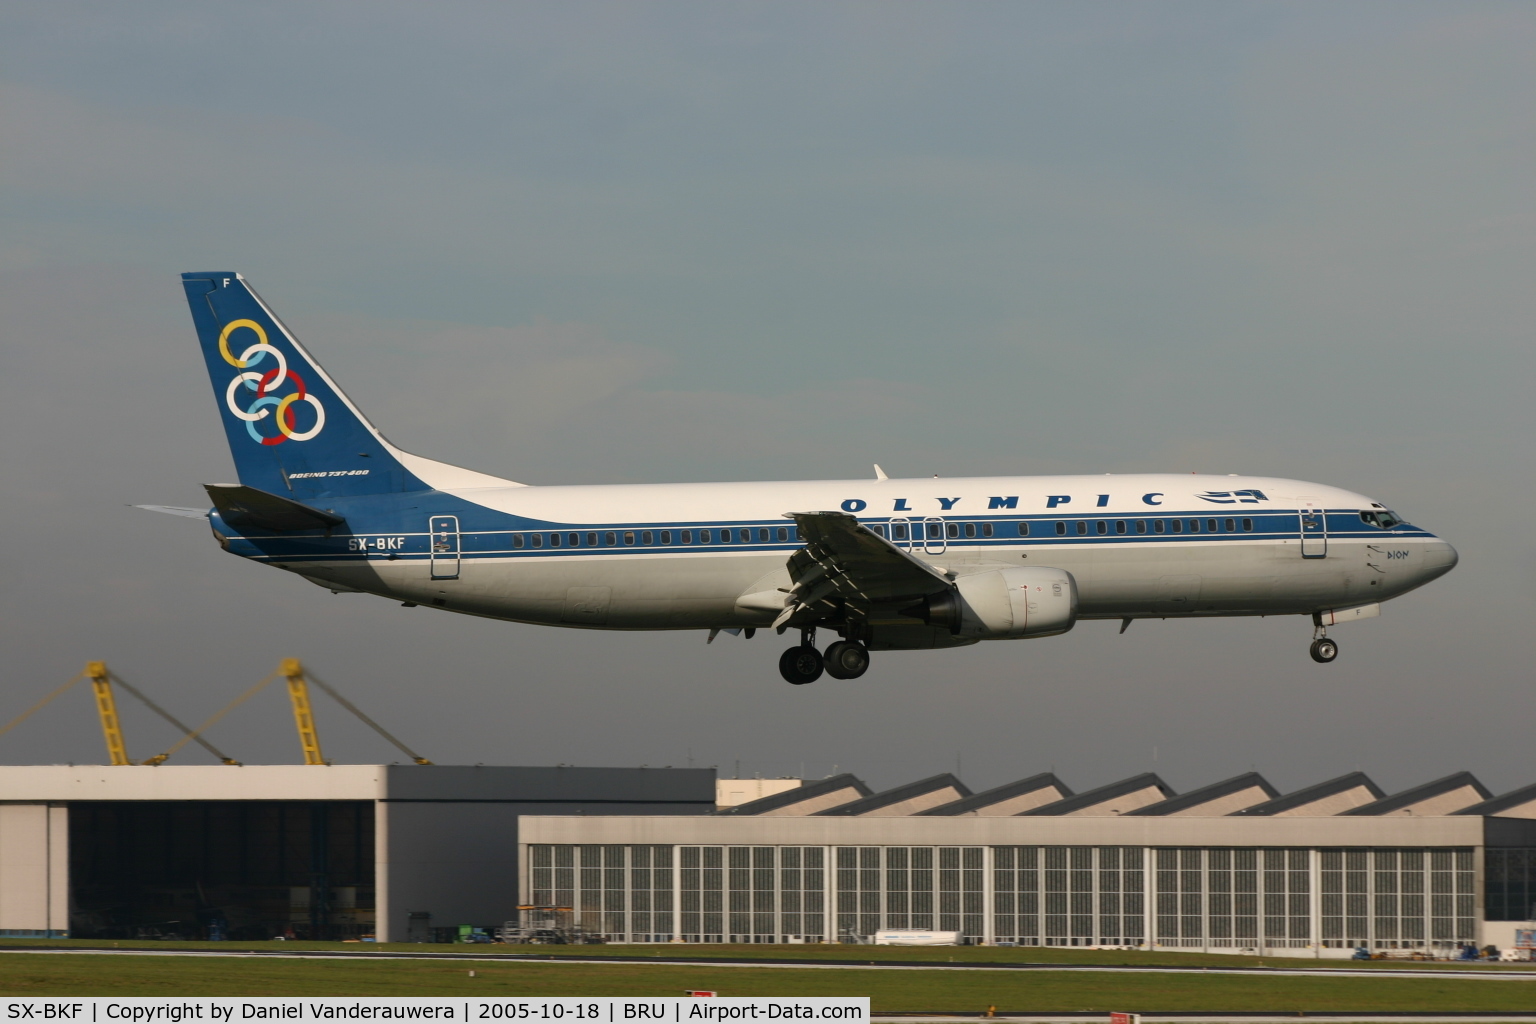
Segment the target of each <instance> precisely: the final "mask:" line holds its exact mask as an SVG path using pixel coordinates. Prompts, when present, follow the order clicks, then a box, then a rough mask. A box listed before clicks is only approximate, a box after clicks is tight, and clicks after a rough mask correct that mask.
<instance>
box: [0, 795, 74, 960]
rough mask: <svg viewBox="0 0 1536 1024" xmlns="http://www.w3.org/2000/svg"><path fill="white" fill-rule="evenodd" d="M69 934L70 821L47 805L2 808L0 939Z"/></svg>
mask: <svg viewBox="0 0 1536 1024" xmlns="http://www.w3.org/2000/svg"><path fill="white" fill-rule="evenodd" d="M67 934H69V818H68V817H67V812H66V810H65V808H63V807H58V806H49V805H48V804H18V803H5V804H0V935H6V936H35V937H43V938H47V937H51V936H61V935H67Z"/></svg>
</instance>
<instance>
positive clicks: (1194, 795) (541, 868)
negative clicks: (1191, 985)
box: [520, 772, 1536, 957]
mask: <svg viewBox="0 0 1536 1024" xmlns="http://www.w3.org/2000/svg"><path fill="white" fill-rule="evenodd" d="M520 833H521V839H520V843H521V864H520V872H521V878H522V881H521V886H522V891H523V892H525V893H527V894H528V898H529V899H531V900H532V901H533V902H534V903H535V904H541V905H560V906H569V907H573V908H576V912H577V914H578V915H579V917H580V923H581V924H582V925H583V926H584V927H585V928H587V929H588V930H590V931H593V932H600V933H603V934H605V935H606V936H607V937H608V939H609V940H610V941H628V942H667V941H676V940H679V939H681V940H682V941H685V942H774V943H778V942H789V943H798V942H823V941H831V942H867V941H869V940H870V938H871V937H872V936H873V935H874V933H875V932H877V931H879V930H882V929H894V928H916V929H938V930H943V931H957V932H961V933H962V934H963V935H964V937H965V939H966V940H967V941H971V942H978V943H1000V944H1001V943H1006V944H1012V945H1043V946H1079V947H1083V946H1087V947H1095V946H1098V947H1105V946H1109V947H1124V946H1141V947H1143V948H1149V947H1150V948H1158V949H1179V950H1188V951H1194V950H1200V951H1208V952H1231V953H1259V954H1264V955H1279V956H1313V957H1333V956H1338V957H1343V956H1350V955H1351V954H1352V953H1353V951H1354V950H1355V949H1356V948H1357V947H1359V946H1362V945H1363V946H1367V947H1369V948H1371V949H1373V950H1383V949H1384V950H1402V951H1415V950H1419V951H1424V952H1430V953H1436V954H1438V955H1446V954H1454V953H1455V952H1456V950H1457V948H1458V947H1459V946H1460V945H1462V944H1465V943H1476V944H1478V945H1484V944H1488V943H1493V944H1497V945H1499V946H1501V947H1503V946H1509V945H1512V944H1513V943H1514V940H1515V933H1516V931H1517V930H1518V929H1522V928H1524V929H1531V928H1536V924H1533V923H1531V919H1532V918H1536V786H1528V787H1526V788H1524V789H1521V790H1517V791H1515V792H1513V793H1509V794H1505V795H1504V796H1501V797H1494V796H1493V795H1492V794H1491V793H1490V792H1489V791H1488V790H1487V789H1486V788H1485V787H1484V786H1483V785H1482V784H1481V783H1480V782H1478V780H1477V779H1475V778H1473V777H1472V776H1471V775H1470V774H1467V773H1465V772H1463V773H1458V774H1456V775H1451V776H1447V777H1446V778H1443V779H1438V780H1435V781H1433V782H1429V783H1426V784H1424V785H1421V786H1416V787H1414V788H1412V789H1409V790H1405V791H1403V792H1401V793H1395V794H1390V795H1389V794H1387V793H1385V792H1383V791H1382V790H1381V789H1380V788H1379V787H1378V786H1377V785H1376V784H1375V783H1374V782H1372V781H1371V780H1370V779H1369V778H1367V777H1366V776H1365V775H1363V774H1361V773H1358V772H1356V773H1352V774H1349V775H1345V776H1342V777H1340V778H1336V779H1331V780H1328V781H1326V782H1322V783H1319V784H1317V785H1314V786H1309V787H1307V788H1305V789H1301V790H1297V791H1296V792H1293V793H1286V794H1282V793H1280V792H1278V791H1277V790H1276V789H1275V788H1274V787H1273V786H1271V785H1270V784H1269V783H1268V782H1267V781H1266V780H1265V779H1264V778H1263V777H1262V776H1260V775H1258V774H1255V773H1249V774H1246V775H1240V776H1237V777H1236V778H1232V779H1228V780H1225V781H1223V782H1218V783H1215V784H1214V785H1210V786H1206V787H1203V788H1200V789H1197V790H1194V791H1191V792H1188V793H1184V794H1176V793H1175V792H1174V791H1173V790H1172V788H1171V787H1169V786H1168V785H1167V784H1166V783H1164V782H1163V781H1162V780H1161V779H1160V778H1158V777H1157V776H1156V775H1152V774H1146V775H1138V776H1136V777H1134V778H1130V779H1125V780H1123V781H1121V782H1116V783H1113V784H1111V785H1107V786H1102V787H1099V788H1097V789H1093V790H1089V791H1087V792H1082V793H1074V792H1073V791H1072V790H1071V789H1069V788H1068V787H1067V786H1066V785H1065V784H1064V783H1063V782H1061V780H1059V779H1058V778H1056V776H1054V775H1052V774H1044V775H1035V776H1031V777H1029V778H1026V779H1021V780H1019V781H1017V782H1013V783H1009V784H1008V785H1005V786H999V787H996V788H994V789H991V790H987V791H986V792H982V793H972V792H971V791H970V790H969V789H968V788H967V787H966V786H965V785H964V783H962V782H961V781H960V780H959V779H957V778H955V777H954V776H952V775H938V776H934V777H933V778H929V779H923V780H921V781H919V782H914V783H910V784H908V785H904V786H899V787H896V788H894V789H889V790H886V791H883V792H878V793H877V792H873V791H872V790H871V789H870V787H868V786H866V785H865V784H864V783H863V782H862V781H860V780H859V779H857V778H855V777H854V776H852V775H839V776H836V777H833V778H829V779H823V780H820V781H817V782H808V783H806V784H805V785H802V786H799V787H797V788H793V789H788V790H785V791H783V792H779V793H774V794H771V795H768V796H765V797H763V798H761V799H758V800H754V801H749V802H745V803H741V804H738V805H735V806H729V807H723V808H721V809H719V810H718V811H716V812H715V813H714V814H710V815H704V816H692V817H669V818H662V817H655V816H650V815H629V814H625V815H616V816H588V817H569V816H556V815H544V814H539V815H529V816H526V817H524V818H523V820H522V824H521V828H520Z"/></svg>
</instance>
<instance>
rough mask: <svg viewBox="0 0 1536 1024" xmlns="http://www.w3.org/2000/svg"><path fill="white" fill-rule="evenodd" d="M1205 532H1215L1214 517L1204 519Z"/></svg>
mask: <svg viewBox="0 0 1536 1024" xmlns="http://www.w3.org/2000/svg"><path fill="white" fill-rule="evenodd" d="M1205 532H1206V533H1215V532H1216V520H1214V519H1207V520H1206V521H1205Z"/></svg>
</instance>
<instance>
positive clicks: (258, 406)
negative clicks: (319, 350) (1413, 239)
mask: <svg viewBox="0 0 1536 1024" xmlns="http://www.w3.org/2000/svg"><path fill="white" fill-rule="evenodd" d="M242 327H247V328H250V329H251V330H252V331H254V332H255V333H256V337H257V338H259V339H260V341H258V342H257V343H256V344H255V345H252V346H251V347H250V348H248V349H246V350H245V351H244V352H242V353H240V357H239V358H238V359H237V358H235V356H234V354H233V353H232V352H231V351H230V349H229V336H230V335H231V334H233V333H235V331H237V330H239V329H240V328H242ZM219 355H221V356H223V357H224V361H225V362H226V363H228V364H229V365H230V366H233V367H235V368H236V369H238V370H246V371H247V372H245V373H237V374H235V377H234V379H233V380H231V381H230V382H229V387H228V388H227V389H225V391H224V404H225V405H226V406H228V407H229V411H230V412H231V413H232V414H233V415H234V416H235V417H236V418H238V419H241V420H244V421H245V429H246V431H247V432H248V433H249V434H250V435H251V440H253V441H256V442H258V443H260V444H282V443H283V442H284V441H308V440H309V439H310V438H312V437H314V436H315V435H316V434H318V433H320V430H321V428H322V427H324V426H325V406H323V405H321V404H320V400H319V399H318V398H316V397H315V396H314V395H312V394H310V393H309V391H308V389H307V388H305V387H304V378H302V377H300V376H299V375H298V374H297V373H295V372H294V371H293V370H290V369H289V368H288V360H286V359H284V358H283V354H282V353H281V352H279V351H278V350H277V349H275V348H273V347H272V346H271V345H269V344H267V332H266V331H265V330H263V329H262V326H261V325H260V324H258V323H257V322H256V321H254V320H231V321H230V322H229V323H228V324H226V325H225V326H224V330H223V331H221V332H220V333H219ZM267 358H270V359H271V360H272V361H273V362H275V363H276V364H277V365H276V366H275V367H273V368H272V369H270V370H267V371H266V372H265V373H257V372H255V371H254V370H249V369H247V368H248V367H250V366H253V365H254V364H256V363H259V362H261V361H262V360H264V359H267ZM288 381H292V382H293V386H294V387H295V388H296V389H297V390H296V391H294V392H293V393H292V394H289V395H284V396H283V397H282V398H279V397H277V396H276V395H274V394H273V393H272V392H273V391H275V390H277V389H278V388H279V387H281V386H282V385H283V384H285V383H287V382H288ZM240 391H248V392H254V393H255V395H256V401H254V402H252V403H251V404H250V405H248V406H246V407H245V408H243V409H242V408H240V405H239V403H238V402H236V400H235V395H236V392H240ZM295 402H308V403H309V404H310V405H311V406H313V407H314V410H315V425H314V426H312V427H310V428H309V429H308V430H302V431H301V430H299V429H297V427H296V426H295V424H294V422H293V404H294V403H295ZM274 409H275V410H276V411H275V412H274V411H273V410H274ZM268 416H271V417H272V422H273V423H274V424H276V425H277V429H278V435H277V436H276V437H265V436H263V435H262V434H261V433H260V432H258V431H257V430H256V424H257V423H258V422H260V421H261V420H264V419H266V418H267V417H268Z"/></svg>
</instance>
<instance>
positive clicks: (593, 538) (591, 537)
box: [587, 533, 597, 548]
mask: <svg viewBox="0 0 1536 1024" xmlns="http://www.w3.org/2000/svg"><path fill="white" fill-rule="evenodd" d="M587 547H589V548H595V547H597V534H595V533H589V534H587Z"/></svg>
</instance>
